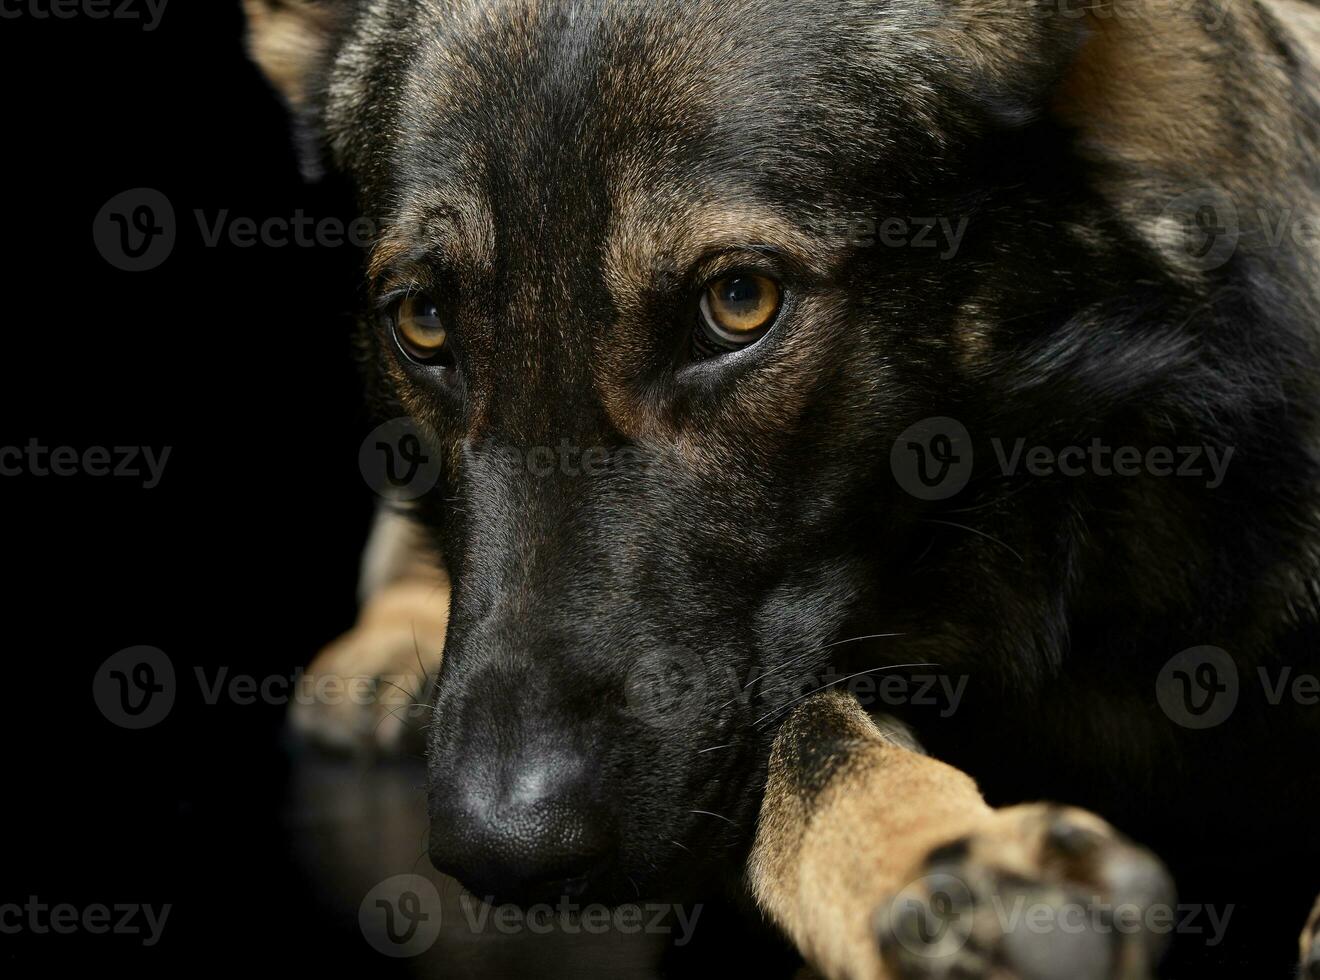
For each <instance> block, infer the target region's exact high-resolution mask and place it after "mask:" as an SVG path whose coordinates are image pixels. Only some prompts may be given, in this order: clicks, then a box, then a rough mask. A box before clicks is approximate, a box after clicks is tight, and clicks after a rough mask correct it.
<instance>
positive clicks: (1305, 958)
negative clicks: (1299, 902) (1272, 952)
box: [1299, 899, 1320, 980]
mask: <svg viewBox="0 0 1320 980" xmlns="http://www.w3.org/2000/svg"><path fill="white" fill-rule="evenodd" d="M1299 972H1300V974H1301V975H1302V976H1303V977H1306V978H1307V980H1320V899H1316V902H1315V908H1313V909H1312V910H1311V918H1310V919H1308V920H1307V922H1306V928H1305V929H1304V930H1303V931H1302V968H1301V970H1300V971H1299Z"/></svg>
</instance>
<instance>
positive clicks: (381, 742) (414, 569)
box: [290, 509, 449, 751]
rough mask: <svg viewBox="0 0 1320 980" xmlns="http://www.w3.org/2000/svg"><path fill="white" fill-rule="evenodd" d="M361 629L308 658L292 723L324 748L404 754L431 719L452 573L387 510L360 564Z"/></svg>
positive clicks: (408, 525) (399, 516)
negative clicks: (430, 693)
mask: <svg viewBox="0 0 1320 980" xmlns="http://www.w3.org/2000/svg"><path fill="white" fill-rule="evenodd" d="M359 597H360V601H361V609H360V612H359V614H358V621H357V624H356V625H355V626H354V627H353V629H351V630H350V631H349V632H348V633H346V634H344V635H343V636H341V637H340V638H339V639H338V640H336V641H335V642H333V643H331V644H330V645H329V646H328V647H326V649H325V650H323V651H322V652H321V653H320V655H319V656H317V658H316V659H315V660H314V661H313V662H312V665H311V667H309V668H308V670H307V673H306V675H305V678H304V683H303V684H302V685H301V686H300V689H299V696H298V697H297V699H295V701H294V704H293V708H292V710H291V713H290V718H291V721H292V724H293V727H294V729H295V730H296V731H297V732H299V733H300V734H302V735H303V736H305V737H307V738H309V739H311V740H312V741H314V742H317V743H319V744H321V745H324V746H327V747H330V748H337V749H348V750H383V751H398V750H399V749H401V748H402V747H403V746H404V745H405V744H407V742H408V738H407V737H408V735H409V734H410V732H415V731H416V730H417V729H418V727H419V726H420V725H421V724H424V722H425V709H424V707H423V706H422V703H423V702H425V700H426V694H427V690H428V687H429V681H430V680H431V678H433V677H435V673H436V671H437V670H438V669H439V667H440V656H441V652H442V651H443V649H444V645H445V628H446V626H447V624H448V620H449V576H448V575H447V574H446V572H445V570H444V567H443V564H442V563H441V562H440V560H439V558H438V557H437V556H435V555H433V554H429V553H428V552H427V551H426V549H425V548H424V547H423V545H422V542H421V539H420V537H419V535H418V534H417V531H416V529H415V528H414V526H413V524H412V522H411V521H410V520H409V519H408V518H407V517H406V516H404V515H403V514H400V513H398V512H397V511H393V510H389V509H382V510H381V511H380V512H379V514H378V515H377V518H376V525H375V527H374V528H373V529H372V533H371V539H370V541H368V543H367V549H366V552H365V554H364V555H363V559H362V575H361V583H360V586H359Z"/></svg>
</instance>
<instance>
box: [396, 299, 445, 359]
mask: <svg viewBox="0 0 1320 980" xmlns="http://www.w3.org/2000/svg"><path fill="white" fill-rule="evenodd" d="M394 335H395V337H396V338H398V341H399V346H400V347H402V348H403V349H404V351H406V352H407V354H408V356H409V357H411V358H412V359H413V360H415V361H422V362H428V361H434V360H437V359H438V358H440V357H441V355H444V354H448V348H449V328H448V327H446V326H445V322H444V319H443V318H442V317H441V315H440V307H439V306H437V305H436V303H435V301H434V300H432V299H431V298H430V297H429V296H427V295H425V294H424V293H418V294H416V295H413V296H408V297H406V298H405V299H403V300H400V302H399V305H398V308H397V310H396V312H395V314H394Z"/></svg>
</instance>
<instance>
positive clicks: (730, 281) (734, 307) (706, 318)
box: [701, 274, 781, 348]
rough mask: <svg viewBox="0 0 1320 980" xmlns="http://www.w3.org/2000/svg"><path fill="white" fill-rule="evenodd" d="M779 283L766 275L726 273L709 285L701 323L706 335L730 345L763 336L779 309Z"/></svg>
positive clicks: (702, 300)
mask: <svg viewBox="0 0 1320 980" xmlns="http://www.w3.org/2000/svg"><path fill="white" fill-rule="evenodd" d="M780 299H781V293H780V288H779V284H778V283H777V282H775V281H774V280H773V279H768V278H766V277H765V276H758V275H751V274H741V275H731V276H725V277H724V278H723V279H718V280H716V281H715V282H713V283H711V284H710V285H709V286H707V287H706V292H705V295H704V296H703V297H702V299H701V327H702V330H703V332H704V333H705V334H706V336H707V337H708V338H709V339H710V340H712V341H714V342H716V343H718V344H721V345H723V346H724V347H725V348H729V347H744V346H747V345H748V344H751V343H753V342H755V341H756V340H758V339H760V338H761V337H762V336H763V335H764V334H765V332H766V331H767V330H769V329H770V327H771V325H772V324H773V323H774V321H775V317H776V316H777V315H778V313H779V306H780Z"/></svg>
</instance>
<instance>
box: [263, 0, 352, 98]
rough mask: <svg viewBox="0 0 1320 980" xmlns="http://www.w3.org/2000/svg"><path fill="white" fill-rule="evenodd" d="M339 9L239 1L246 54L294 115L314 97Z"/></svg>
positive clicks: (323, 4) (337, 3)
mask: <svg viewBox="0 0 1320 980" xmlns="http://www.w3.org/2000/svg"><path fill="white" fill-rule="evenodd" d="M343 7H344V4H343V2H342V0H243V9H244V11H245V12H246V13H247V20H248V35H247V41H248V53H249V54H250V55H251V56H252V60H253V61H255V62H256V63H257V65H258V67H260V68H261V70H262V71H263V72H264V73H265V75H266V78H267V79H269V81H270V83H271V84H272V85H273V86H274V87H275V89H276V90H277V91H278V92H279V93H280V94H281V95H282V96H284V100H285V101H286V102H287V103H288V104H289V107H290V108H291V109H292V110H293V111H295V112H297V111H299V110H302V109H304V108H306V106H307V105H308V103H309V101H310V100H311V98H312V96H313V94H314V93H313V91H312V88H313V85H314V79H315V78H316V76H317V75H318V73H319V71H320V68H321V66H322V64H323V62H324V59H325V58H326V56H327V55H328V54H329V51H330V47H331V44H332V43H333V40H334V37H335V31H336V28H337V27H338V25H339V21H340V19H341V18H342V16H343Z"/></svg>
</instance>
